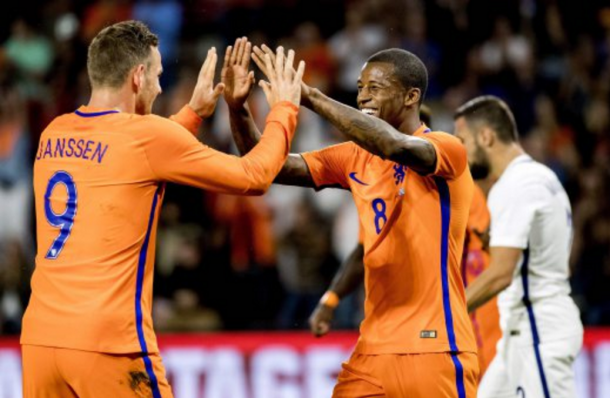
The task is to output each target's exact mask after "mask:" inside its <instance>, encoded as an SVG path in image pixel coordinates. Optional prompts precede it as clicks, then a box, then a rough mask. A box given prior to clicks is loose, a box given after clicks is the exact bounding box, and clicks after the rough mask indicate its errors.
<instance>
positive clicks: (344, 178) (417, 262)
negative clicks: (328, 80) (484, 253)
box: [303, 126, 476, 354]
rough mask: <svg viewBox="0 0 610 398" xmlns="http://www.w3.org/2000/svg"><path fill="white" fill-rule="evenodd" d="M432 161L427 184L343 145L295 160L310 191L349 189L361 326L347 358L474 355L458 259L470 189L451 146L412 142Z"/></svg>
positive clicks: (460, 156) (456, 148) (435, 136)
mask: <svg viewBox="0 0 610 398" xmlns="http://www.w3.org/2000/svg"><path fill="white" fill-rule="evenodd" d="M414 136H415V137H419V138H422V139H425V140H427V141H428V142H430V143H431V144H432V145H433V146H434V148H435V150H436V157H437V164H436V170H435V171H434V172H433V173H432V174H431V175H429V176H421V175H419V174H417V173H416V172H415V171H413V170H411V169H409V168H407V167H404V166H402V165H399V164H396V163H394V162H392V161H388V160H383V159H381V158H380V157H378V156H375V155H373V154H371V153H369V152H367V151H366V150H364V149H362V148H360V147H359V146H357V145H356V144H354V143H351V142H348V143H343V144H339V145H335V146H332V147H328V148H325V149H322V150H319V151H314V152H309V153H305V154H303V158H304V159H305V161H306V162H307V165H308V166H309V170H310V172H311V174H312V177H313V179H314V182H315V184H316V186H317V187H318V188H323V187H325V186H337V185H339V186H341V187H343V188H347V189H350V190H351V192H352V195H353V198H354V201H355V203H356V206H357V208H358V214H359V217H360V222H361V225H362V229H363V234H364V250H365V255H364V264H365V290H366V299H365V308H364V312H365V317H364V321H363V322H362V324H361V326H360V338H359V341H358V344H357V346H356V349H355V352H356V353H360V354H397V353H424V352H426V353H427V352H462V351H464V352H473V353H476V343H475V341H474V337H473V333H472V327H471V325H470V319H469V317H468V313H467V311H466V302H465V297H464V286H463V282H462V277H461V272H460V269H461V259H462V250H463V247H464V235H465V231H466V223H467V221H468V212H469V208H470V203H471V201H472V191H473V185H474V184H473V181H472V177H471V176H470V171H469V169H468V167H467V159H466V151H465V149H464V146H463V145H462V144H461V143H460V142H459V140H458V139H457V138H455V137H453V136H451V135H449V134H446V133H442V132H430V130H429V129H427V128H426V127H425V126H422V127H421V128H419V129H418V130H417V131H416V132H415V133H414Z"/></svg>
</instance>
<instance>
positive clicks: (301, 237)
mask: <svg viewBox="0 0 610 398" xmlns="http://www.w3.org/2000/svg"><path fill="white" fill-rule="evenodd" d="M131 18H135V19H140V20H143V21H145V22H147V23H148V24H149V26H150V27H151V28H152V30H153V31H155V32H156V33H157V34H158V35H159V37H160V41H161V44H160V46H161V52H162V55H163V61H164V68H165V72H164V74H163V76H162V86H163V90H164V93H163V94H162V95H161V96H160V97H159V98H158V100H157V102H156V105H155V112H156V113H159V114H161V115H165V116H168V115H170V114H172V113H173V112H176V111H177V110H178V109H179V108H180V107H181V106H182V105H183V104H184V103H186V102H187V101H188V99H189V98H190V93H191V90H192V87H193V85H194V82H195V78H196V73H197V71H198V69H199V66H200V65H201V62H202V60H203V58H204V56H205V51H206V50H207V49H208V48H209V47H210V46H216V48H217V49H218V50H219V52H220V53H221V54H223V53H224V49H225V48H226V46H228V45H230V44H232V43H233V41H234V40H235V38H236V37H239V36H242V35H246V36H248V37H249V39H250V40H251V41H252V42H253V43H254V44H262V43H266V44H268V45H270V46H272V47H274V46H276V45H279V44H282V45H284V46H285V47H290V48H294V49H295V50H296V52H297V56H298V57H300V58H301V59H304V60H305V61H306V62H307V71H306V76H305V79H306V80H307V82H308V83H309V84H311V85H313V86H316V87H319V88H321V89H322V90H323V91H325V92H326V93H328V94H330V95H331V96H332V97H334V98H336V99H339V100H341V101H343V102H346V103H349V104H352V105H353V104H354V102H355V89H356V79H357V76H358V73H359V71H360V67H361V65H362V64H363V62H364V61H365V60H366V58H367V57H368V56H369V55H371V54H372V53H373V52H375V51H377V50H379V49H382V48H387V47H401V48H405V49H407V50H410V51H412V52H414V53H416V54H417V55H418V56H419V57H420V58H422V60H423V61H424V62H425V64H426V65H427V67H428V71H429V73H430V86H429V91H428V94H427V100H426V103H427V104H428V105H429V106H430V107H431V108H432V111H433V122H432V127H433V128H435V129H440V130H445V131H451V129H452V110H453V109H455V108H456V107H457V106H458V105H460V104H461V103H463V102H464V101H465V100H467V99H469V98H472V97H474V96H476V95H479V94H495V95H498V96H500V97H502V98H504V99H505V100H506V101H507V102H508V103H509V105H510V106H511V107H512V108H513V110H514V112H515V115H516V118H517V124H518V127H519V131H520V133H521V135H522V143H523V145H524V147H525V148H526V150H527V151H528V152H529V153H530V154H531V155H532V156H533V157H534V158H535V159H537V160H539V161H541V162H543V163H545V164H547V165H548V166H549V167H551V168H552V169H553V170H554V171H555V172H556V173H557V174H558V176H559V177H560V179H561V181H562V183H563V184H564V186H565V188H566V190H567V192H568V195H569V196H570V199H571V201H572V206H573V211H574V228H575V230H574V247H573V253H572V259H571V267H572V274H573V278H572V287H573V294H574V298H575V300H576V302H577V304H578V306H579V307H580V309H581V311H582V318H583V322H584V323H585V325H587V328H588V329H587V344H586V346H587V349H586V350H585V351H584V353H583V355H582V356H581V358H580V359H579V361H578V362H577V367H578V369H579V371H578V372H579V388H580V395H579V396H582V397H589V396H591V397H594V396H595V397H608V396H610V331H609V330H610V329H604V326H605V327H608V326H610V201H609V200H608V197H609V194H610V178H609V175H610V103H609V101H610V4H608V2H607V1H603V0H586V1H573V0H495V1H485V0H427V1H424V0H360V1H347V0H275V1H265V0H192V1H182V2H180V1H173V0H148V1H144V0H141V1H137V0H134V1H129V0H98V1H76V0H48V1H31V0H24V1H21V2H17V3H16V4H12V5H11V10H7V9H5V10H3V12H2V13H0V397H18V396H20V390H19V388H20V387H19V383H17V382H16V380H17V381H18V378H19V376H18V373H19V362H18V360H19V359H18V356H16V353H17V351H15V350H16V348H17V345H16V341H17V340H16V337H15V336H16V335H18V333H19V330H20V319H21V316H22V312H23V309H24V307H25V305H26V303H27V297H28V295H29V290H28V282H29V277H30V275H31V272H32V269H33V264H34V261H33V259H34V254H35V253H34V247H35V246H34V244H35V237H34V235H33V224H34V219H33V198H32V191H31V164H32V159H33V152H34V151H35V148H36V145H37V142H38V137H39V135H40V133H41V131H42V130H43V128H44V126H45V125H46V124H47V123H48V122H49V121H50V120H51V119H52V118H53V117H54V116H55V115H57V114H60V113H65V112H71V111H73V110H74V109H76V107H78V106H79V105H81V104H84V103H86V101H87V98H88V93H89V87H88V82H87V77H86V70H85V62H86V47H87V43H88V42H89V41H90V40H91V38H92V37H93V36H94V35H95V34H96V33H97V32H98V31H99V30H100V29H101V28H102V27H104V26H106V25H107V24H109V23H112V22H116V21H119V20H124V19H131ZM217 71H218V72H219V71H220V67H219V68H218V70H217ZM250 105H251V107H252V109H253V111H254V113H255V115H256V117H257V120H258V122H259V124H261V123H262V121H263V120H264V117H265V115H266V113H267V108H266V104H265V101H264V98H263V95H262V93H260V92H259V91H258V90H257V91H255V92H254V93H253V94H252V96H251V98H250ZM299 122H300V124H299V129H298V133H297V137H296V139H295V142H294V144H293V151H306V150H312V149H317V148H320V147H323V146H326V145H329V144H332V143H336V142H340V141H341V140H342V137H341V135H340V134H339V133H338V132H337V131H335V130H334V129H333V128H332V127H331V126H330V125H328V124H327V123H325V122H323V121H322V120H321V119H319V118H318V117H317V116H315V115H313V114H312V113H311V112H309V111H303V112H302V113H301V115H300V117H299ZM201 133H202V134H201V139H202V141H204V142H206V143H207V144H209V145H211V146H213V147H215V148H218V149H220V150H223V151H227V152H235V148H234V147H233V144H232V140H231V134H230V130H229V124H228V113H227V109H226V106H224V104H223V103H220V105H219V106H218V108H217V112H216V114H215V115H214V116H213V117H212V118H211V119H210V120H207V121H206V122H205V123H204V125H203V127H202V131H201ZM357 230H358V222H357V216H356V213H355V208H354V206H353V205H352V203H351V199H350V197H349V195H348V194H347V193H345V192H341V191H332V190H327V191H323V192H321V193H317V194H315V193H314V192H313V191H312V190H305V189H300V188H288V187H278V186H275V187H273V189H272V190H271V192H270V193H269V194H268V195H266V196H264V197H257V198H240V197H231V196H226V195H216V194H211V193H208V192H201V191H198V190H194V189H190V188H185V187H179V186H170V187H169V189H168V191H167V196H166V201H165V204H164V207H163V209H162V216H161V221H160V226H159V239H158V250H157V264H156V275H155V307H154V319H155V326H156V329H157V331H158V332H160V333H161V334H163V333H173V334H171V335H169V336H167V337H165V336H164V337H162V338H161V343H162V347H165V351H167V352H165V357H166V362H168V370H169V371H170V375H172V372H173V374H174V376H172V377H173V381H174V382H175V383H178V385H176V389H177V396H178V397H190V396H192V397H199V396H205V397H225V396H226V397H241V396H242V395H240V394H241V393H240V392H239V391H240V390H230V389H229V390H223V389H222V388H225V387H222V388H221V387H219V388H220V389H219V390H213V387H209V386H210V385H212V386H214V385H216V384H214V383H217V384H218V383H220V384H218V385H222V386H224V385H225V384H226V385H229V386H231V387H228V388H238V387H235V385H236V384H235V382H231V380H235V378H225V379H226V380H225V379H222V377H220V376H222V375H225V376H226V375H230V374H232V373H230V370H227V369H234V368H235V369H242V371H243V372H242V376H239V377H243V380H244V383H245V384H244V385H245V386H246V387H244V388H245V390H244V391H246V392H244V394H246V395H243V396H244V397H246V396H252V397H278V398H279V397H323V396H328V393H327V391H328V388H331V387H332V381H333V379H332V377H333V374H334V373H336V371H337V369H338V364H339V363H340V361H341V359H343V358H345V356H346V355H347V353H349V350H350V348H351V345H352V344H353V342H354V338H355V334H354V332H353V330H354V329H355V328H356V327H357V325H358V322H359V321H360V319H361V317H362V314H361V310H360V308H361V299H362V292H361V291H360V292H359V293H358V294H355V295H353V296H352V297H350V298H349V299H346V300H344V302H343V303H342V304H341V306H340V307H339V308H338V311H337V322H336V327H337V328H340V329H348V330H352V331H351V332H349V331H348V332H346V333H345V334H336V335H335V337H333V336H329V337H327V338H325V339H321V340H314V339H313V338H310V337H309V336H307V334H306V332H304V331H303V330H304V329H305V328H306V319H307V316H308V315H309V313H310V311H311V310H312V309H313V307H314V306H315V304H316V302H317V300H318V299H319V297H320V295H321V294H322V293H323V291H324V290H325V288H326V286H327V285H328V283H329V281H330V278H331V277H332V275H333V274H334V272H335V271H336V269H337V267H338V265H339V263H340V261H341V260H342V259H343V258H345V256H346V255H347V254H348V253H349V252H350V251H351V250H352V248H353V247H354V244H355V242H356V239H357ZM295 330H296V331H295ZM246 331H247V332H246ZM261 331H268V332H269V333H262V332H261ZM190 332H217V333H220V334H217V333H215V334H213V335H208V334H203V335H197V336H193V335H191V334H190ZM175 333H189V334H175ZM227 333H228V334H227ZM231 333H238V334H231ZM244 333H245V334H244ZM227 339H228V340H227ZM189 344H190V345H189ZM278 344H280V345H278ZM193 347H195V348H193ZM227 349H228V350H229V351H228V354H227V353H226V352H225V351H223V350H227ZM172 350H174V351H172ZM175 350H178V351H175ZM180 350H182V351H180ZM231 350H232V351H231ZM261 350H262V351H264V352H265V353H266V354H265V355H267V356H265V355H262V354H261V355H258V354H257V353H259V351H261ZM265 350H271V354H269V353H268V352H267V351H265ZM176 352H178V354H176ZM198 353H199V354H198ZM224 354H226V355H224ZM198 355H199V356H198ZM223 355H224V356H223ZM168 356H169V359H167V358H168ZM172 358H173V359H172ZM176 358H179V359H176ZM215 358H216V359H215ZM274 358H275V359H274ZM312 358H313V359H312ZM172 361H173V362H172ZM278 361H279V362H278ZM291 361H292V362H291ZM278 363H280V364H284V365H280V366H278V365H277V364H278ZM172 364H179V365H172ZM185 364H191V365H192V366H191V367H190V368H189V367H188V366H187V365H185ZM197 364H199V365H197ZM286 364H288V365H286ZM290 364H293V365H294V366H292V365H290ZM172 366H174V367H173V368H172ZM197 366H199V367H197ZM223 366H224V367H223ZM231 366H233V367H234V368H232V367H231ZM172 369H174V370H172ZM178 369H179V370H178ZM196 369H199V370H196ZM261 369H262V370H261ZM197 372H199V373H197ZM206 372H207V373H206ZM210 372H212V373H213V372H216V373H214V374H217V375H220V376H219V377H220V379H218V380H225V382H222V381H217V382H216V381H214V382H213V381H212V380H216V379H214V378H213V377H211V376H210V374H212V373H210ZM333 372H334V373H333ZM177 375H182V377H183V378H182V379H179V377H180V376H177ZM185 375H190V376H188V377H190V378H187V379H188V380H187V379H185V377H187V376H185ZM316 375H317V376H316ZM239 377H238V379H239ZM178 380H181V381H178ZM184 380H187V381H184ZM223 383H225V384H223ZM237 384H239V383H237ZM180 386H182V387H180ZM185 386H186V387H185ZM261 386H262V387H261ZM329 386H330V387H329ZM206 388H207V390H206ZM214 388H215V387H214ZM210 389H212V390H210ZM180 391H184V392H180ZM189 391H190V392H189ZM214 391H216V392H214ZM219 391H220V392H219ZM265 391H273V393H270V392H269V393H268V392H265ZM223 394H224V395H223Z"/></svg>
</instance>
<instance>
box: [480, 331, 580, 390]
mask: <svg viewBox="0 0 610 398" xmlns="http://www.w3.org/2000/svg"><path fill="white" fill-rule="evenodd" d="M528 326H529V322H528ZM506 337H507V338H506V339H505V338H504V337H503V338H502V340H501V342H500V343H499V344H498V348H499V350H498V352H497V354H496V356H495V358H494V359H493V360H492V362H491V364H490V365H489V368H488V369H487V372H485V375H484V376H483V380H481V383H480V385H479V393H478V398H508V397H510V398H575V397H576V390H575V384H574V370H573V363H574V360H575V358H576V356H577V354H578V352H579V351H580V348H581V346H582V334H577V335H573V336H570V337H566V338H564V339H559V340H555V341H552V342H544V341H542V342H540V343H539V344H534V343H533V341H532V339H531V336H522V335H514V334H513V335H511V336H506Z"/></svg>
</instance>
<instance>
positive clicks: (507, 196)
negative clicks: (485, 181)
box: [489, 155, 563, 203]
mask: <svg viewBox="0 0 610 398" xmlns="http://www.w3.org/2000/svg"><path fill="white" fill-rule="evenodd" d="M561 191H563V186H562V185H561V182H560V181H559V179H558V178H557V175H556V174H555V173H554V172H553V171H552V170H551V169H550V168H548V167H547V166H545V165H544V164H542V163H540V162H537V161H535V160H534V159H532V158H531V157H530V156H528V155H521V156H519V157H517V158H516V159H515V160H513V162H512V163H511V164H509V165H508V167H507V168H506V170H505V171H504V173H502V175H501V176H500V179H499V180H498V181H497V182H496V184H494V186H493V187H492V189H491V191H490V193H489V202H490V203H492V202H493V203H495V202H514V201H520V202H522V201H527V200H534V199H540V198H542V197H548V196H549V194H551V195H555V194H557V193H558V192H561Z"/></svg>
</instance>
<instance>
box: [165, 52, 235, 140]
mask: <svg viewBox="0 0 610 398" xmlns="http://www.w3.org/2000/svg"><path fill="white" fill-rule="evenodd" d="M216 59H217V55H216V49H215V48H211V49H210V50H208V53H207V56H206V58H205V61H204V62H203V64H202V65H201V69H200V70H199V75H198V76H197V83H196V84H195V88H194V89H193V94H192V95H191V100H190V101H189V103H188V104H187V105H185V106H183V107H182V109H180V111H179V112H178V113H177V114H175V115H172V116H170V119H171V120H173V121H174V122H176V123H178V124H180V125H181V126H182V127H184V128H185V129H187V130H188V131H190V132H191V134H193V135H195V136H196V135H197V133H198V131H199V126H200V125H201V121H202V120H203V119H207V118H208V117H210V116H212V114H213V113H214V110H215V109H216V104H217V102H218V97H220V95H221V94H222V93H223V91H224V89H225V84H224V83H218V84H217V85H215V86H214V84H213V81H214V73H215V71H216Z"/></svg>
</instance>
